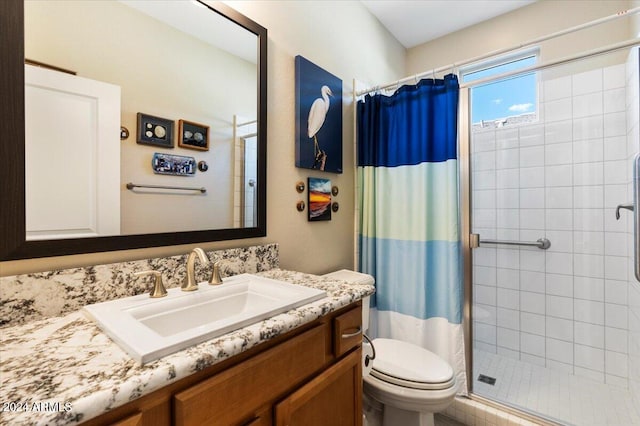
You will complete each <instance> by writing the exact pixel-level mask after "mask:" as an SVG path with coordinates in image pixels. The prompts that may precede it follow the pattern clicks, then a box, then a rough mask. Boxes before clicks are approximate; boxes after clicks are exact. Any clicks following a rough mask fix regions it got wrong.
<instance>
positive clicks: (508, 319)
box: [496, 308, 520, 330]
mask: <svg viewBox="0 0 640 426" xmlns="http://www.w3.org/2000/svg"><path fill="white" fill-rule="evenodd" d="M496 315H497V324H498V326H499V327H504V328H510V329H512V330H519V329H520V311H518V310H515V309H506V308H498V309H497V312H496Z"/></svg>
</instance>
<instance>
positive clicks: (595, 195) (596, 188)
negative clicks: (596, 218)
mask: <svg viewBox="0 0 640 426" xmlns="http://www.w3.org/2000/svg"><path fill="white" fill-rule="evenodd" d="M573 206H574V207H575V208H576V209H598V208H602V207H604V186H603V185H593V186H576V187H574V188H573Z"/></svg>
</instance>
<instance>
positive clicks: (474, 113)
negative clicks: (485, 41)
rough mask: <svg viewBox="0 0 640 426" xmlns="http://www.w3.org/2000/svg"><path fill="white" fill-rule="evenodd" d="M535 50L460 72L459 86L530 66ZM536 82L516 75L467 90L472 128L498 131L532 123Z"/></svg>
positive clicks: (528, 75)
mask: <svg viewBox="0 0 640 426" xmlns="http://www.w3.org/2000/svg"><path fill="white" fill-rule="evenodd" d="M537 61H538V49H537V48H536V49H535V50H531V49H530V50H527V51H524V52H519V53H517V54H511V55H508V56H502V57H499V58H494V59H491V60H488V61H484V62H482V63H477V64H473V65H471V66H468V67H465V68H463V69H461V70H460V74H461V77H462V82H463V83H468V82H472V81H476V80H481V79H484V78H487V77H492V76H496V75H499V74H504V73H506V72H510V71H515V70H518V69H524V68H527V67H530V66H533V65H535V64H536V63H537ZM537 93H538V91H537V78H536V73H535V72H530V73H526V74H519V75H517V76H515V77H508V78H506V79H503V80H498V81H493V82H490V83H487V84H483V85H480V86H475V87H472V88H471V123H472V124H473V127H474V128H475V127H487V126H494V127H502V126H504V125H509V124H514V123H520V122H530V121H534V120H535V119H536V111H537V105H538V100H537Z"/></svg>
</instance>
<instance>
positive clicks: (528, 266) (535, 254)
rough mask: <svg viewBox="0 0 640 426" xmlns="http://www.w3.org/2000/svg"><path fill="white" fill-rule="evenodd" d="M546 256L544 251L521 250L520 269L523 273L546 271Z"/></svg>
mask: <svg viewBox="0 0 640 426" xmlns="http://www.w3.org/2000/svg"><path fill="white" fill-rule="evenodd" d="M544 263H545V256H544V253H542V250H536V251H533V250H521V251H520V269H521V270H523V271H538V272H544V270H545V264H544Z"/></svg>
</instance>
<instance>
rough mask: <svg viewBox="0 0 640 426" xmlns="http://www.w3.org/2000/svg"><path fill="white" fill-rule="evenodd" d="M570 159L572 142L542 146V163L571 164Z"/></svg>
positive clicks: (547, 164) (571, 158) (571, 159)
mask: <svg viewBox="0 0 640 426" xmlns="http://www.w3.org/2000/svg"><path fill="white" fill-rule="evenodd" d="M572 161H573V143H571V142H563V143H554V144H551V145H546V146H545V147H544V164H545V165H546V166H553V165H559V164H571V162H572Z"/></svg>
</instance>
